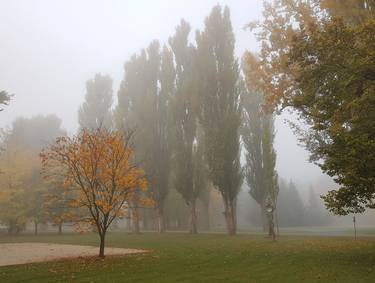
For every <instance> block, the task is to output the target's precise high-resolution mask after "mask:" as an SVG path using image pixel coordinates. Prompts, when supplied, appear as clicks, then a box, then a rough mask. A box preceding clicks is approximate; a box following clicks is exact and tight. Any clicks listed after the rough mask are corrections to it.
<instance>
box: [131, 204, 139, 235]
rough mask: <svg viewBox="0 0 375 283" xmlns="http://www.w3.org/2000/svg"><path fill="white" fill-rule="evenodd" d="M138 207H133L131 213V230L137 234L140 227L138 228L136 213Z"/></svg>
mask: <svg viewBox="0 0 375 283" xmlns="http://www.w3.org/2000/svg"><path fill="white" fill-rule="evenodd" d="M138 212H139V211H138V208H134V211H133V213H132V220H133V225H132V226H133V232H134V233H135V234H139V233H140V229H139V214H138Z"/></svg>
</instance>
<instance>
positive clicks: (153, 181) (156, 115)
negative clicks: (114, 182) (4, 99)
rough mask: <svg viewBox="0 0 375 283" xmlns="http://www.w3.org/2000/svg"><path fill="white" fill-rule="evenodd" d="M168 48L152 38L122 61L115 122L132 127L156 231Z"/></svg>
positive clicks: (165, 170) (165, 166)
mask: <svg viewBox="0 0 375 283" xmlns="http://www.w3.org/2000/svg"><path fill="white" fill-rule="evenodd" d="M173 80H174V67H173V59H172V56H171V54H170V51H168V50H167V49H165V48H164V49H163V52H162V54H161V52H160V44H159V43H158V42H157V41H154V42H152V43H151V44H150V45H149V47H148V48H147V49H146V50H142V51H141V53H140V54H139V55H133V56H132V58H131V59H130V60H129V61H128V62H127V63H126V64H125V76H124V79H123V81H122V83H121V87H120V90H119V93H118V107H117V109H116V125H117V127H118V128H119V129H129V128H130V129H135V131H136V133H135V138H134V143H135V151H136V157H137V160H138V162H140V163H141V164H142V166H143V168H144V169H145V171H146V176H147V179H148V181H149V191H150V193H151V196H152V198H153V199H154V201H155V209H156V211H157V215H158V229H159V232H164V231H165V223H164V201H165V198H166V196H167V193H168V189H169V171H170V142H169V135H170V131H169V127H168V121H169V115H170V110H169V99H170V96H171V93H172V91H173V87H174V83H173Z"/></svg>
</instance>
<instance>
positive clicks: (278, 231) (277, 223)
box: [275, 209, 280, 237]
mask: <svg viewBox="0 0 375 283" xmlns="http://www.w3.org/2000/svg"><path fill="white" fill-rule="evenodd" d="M277 212H278V211H277V209H276V210H275V222H276V233H277V236H278V237H279V236H280V230H279V215H278V213H277Z"/></svg>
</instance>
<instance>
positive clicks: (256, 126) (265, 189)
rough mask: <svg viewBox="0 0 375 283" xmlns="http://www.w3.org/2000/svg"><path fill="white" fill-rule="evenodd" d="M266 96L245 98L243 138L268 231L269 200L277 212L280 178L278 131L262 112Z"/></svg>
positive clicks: (247, 170) (248, 175) (250, 92)
mask: <svg viewBox="0 0 375 283" xmlns="http://www.w3.org/2000/svg"><path fill="white" fill-rule="evenodd" d="M263 102H264V99H263V96H262V95H261V94H260V93H258V92H256V91H253V90H248V91H247V92H245V93H244V95H243V96H242V104H243V119H242V120H243V122H242V127H241V134H242V140H243V144H244V147H245V149H246V165H245V177H246V182H247V184H248V186H249V188H250V191H249V193H250V195H251V196H252V197H253V198H254V199H255V200H256V202H257V203H258V204H259V205H260V208H261V215H262V222H263V227H264V228H265V227H266V225H267V224H266V222H265V221H266V219H265V216H266V210H265V209H266V207H265V206H266V200H267V199H269V198H270V199H271V200H272V202H273V205H274V207H275V209H276V203H277V196H278V191H279V187H278V181H277V179H278V176H277V172H276V170H275V165H276V152H275V149H274V146H273V142H274V137H275V130H274V117H273V115H272V114H268V113H264V112H263V111H262V105H263Z"/></svg>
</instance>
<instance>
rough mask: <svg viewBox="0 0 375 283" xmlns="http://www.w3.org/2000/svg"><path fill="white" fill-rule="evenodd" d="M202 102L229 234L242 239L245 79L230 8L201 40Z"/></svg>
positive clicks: (209, 22)
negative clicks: (242, 85) (239, 224)
mask: <svg viewBox="0 0 375 283" xmlns="http://www.w3.org/2000/svg"><path fill="white" fill-rule="evenodd" d="M196 42H197V56H198V58H197V62H198V71H199V78H200V79H199V95H200V97H201V111H200V117H199V118H200V119H199V121H200V123H201V125H202V127H203V132H204V137H203V141H204V148H205V157H206V160H207V164H208V169H209V170H208V171H209V176H210V179H211V181H212V183H213V185H214V187H215V188H216V189H217V190H218V191H219V192H220V194H221V196H222V199H223V202H224V208H225V211H224V216H225V220H226V224H227V231H228V234H230V235H234V234H236V230H237V227H236V199H237V194H238V192H239V190H240V186H241V184H242V180H243V176H242V169H241V165H240V141H239V127H240V124H241V106H240V94H241V88H240V84H239V82H240V76H239V67H238V62H237V60H236V58H235V56H234V45H235V38H234V33H233V29H232V24H231V20H230V12H229V8H228V7H225V8H224V10H223V9H222V8H221V7H220V6H219V5H218V6H215V7H214V8H213V9H212V12H211V14H210V15H209V16H208V17H207V18H206V20H205V28H204V30H203V31H201V32H198V33H197V35H196Z"/></svg>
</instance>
